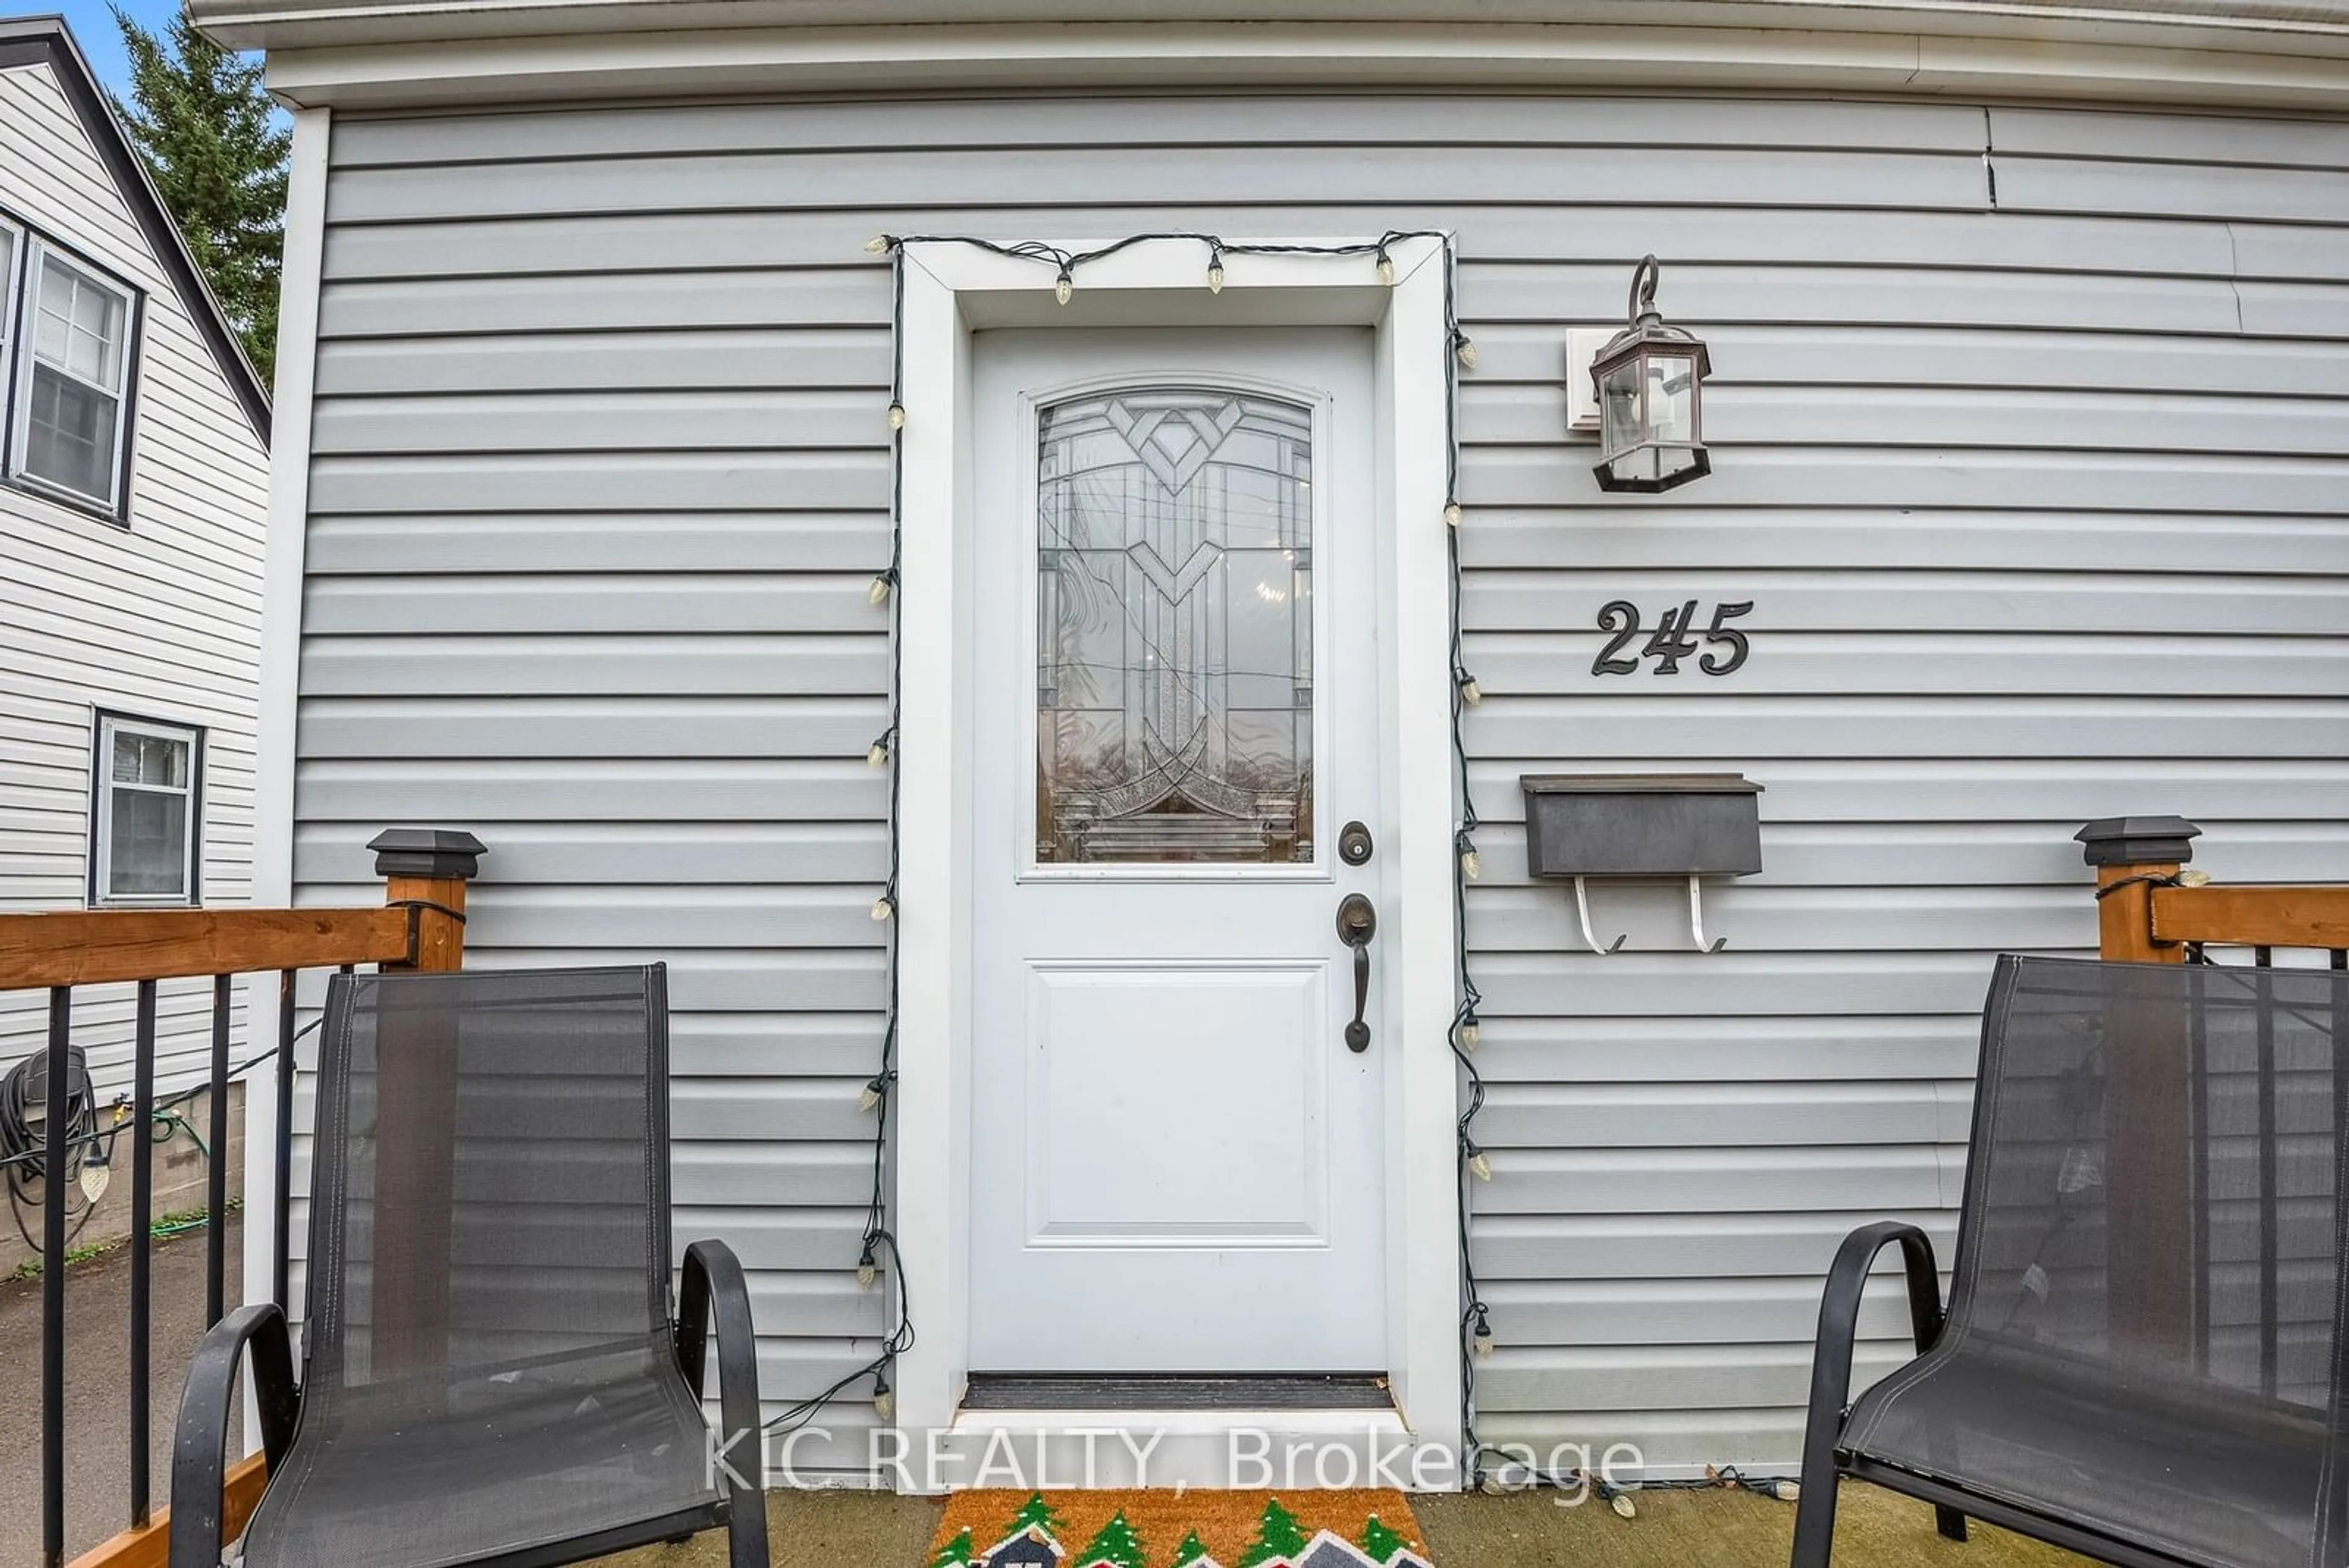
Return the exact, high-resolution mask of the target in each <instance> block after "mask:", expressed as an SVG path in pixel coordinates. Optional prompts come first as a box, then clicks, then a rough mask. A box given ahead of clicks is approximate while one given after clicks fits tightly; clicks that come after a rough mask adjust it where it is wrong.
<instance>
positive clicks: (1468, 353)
mask: <svg viewBox="0 0 2349 1568" xmlns="http://www.w3.org/2000/svg"><path fill="white" fill-rule="evenodd" d="M1454 353H1456V354H1458V355H1459V357H1460V368H1461V369H1464V370H1473V369H1475V368H1476V345H1475V344H1474V343H1472V342H1470V341H1469V340H1468V339H1467V338H1466V337H1463V338H1461V339H1460V346H1459V348H1456V349H1454Z"/></svg>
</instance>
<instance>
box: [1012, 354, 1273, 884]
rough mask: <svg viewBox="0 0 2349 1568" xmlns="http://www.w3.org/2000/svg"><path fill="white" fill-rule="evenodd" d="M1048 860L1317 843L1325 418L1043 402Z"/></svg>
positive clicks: (1213, 401) (1204, 403)
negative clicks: (1316, 491)
mask: <svg viewBox="0 0 2349 1568" xmlns="http://www.w3.org/2000/svg"><path fill="white" fill-rule="evenodd" d="M1039 447H1040V450H1039V452H1038V468H1037V476H1038V477H1037V558H1036V601H1037V620H1038V627H1037V671H1036V676H1037V691H1036V709H1037V793H1036V857H1037V859H1038V860H1040V861H1043V862H1048V863H1063V862H1075V861H1112V862H1114V861H1127V862H1148V863H1167V862H1186V861H1199V862H1224V863H1237V864H1254V865H1271V864H1290V863H1295V862H1299V861H1310V860H1311V859H1312V858H1313V598H1312V543H1313V540H1312V514H1313V419H1312V412H1311V410H1309V409H1307V408H1304V407H1301V406H1299V405H1298V404H1295V403H1290V402H1284V401H1282V400H1278V399H1275V398H1268V397H1261V396H1258V395H1256V394H1253V393H1247V392H1233V391H1220V390H1212V389H1202V388H1193V387H1158V388H1147V389H1140V388H1137V389H1127V390H1123V391H1117V392H1111V393H1105V394H1098V395H1092V396H1087V397H1081V398H1076V399H1072V400H1068V401H1065V402H1061V403H1056V404H1054V405H1052V406H1051V407H1050V408H1048V409H1046V410H1044V411H1043V416H1042V420H1041V429H1040V441H1039Z"/></svg>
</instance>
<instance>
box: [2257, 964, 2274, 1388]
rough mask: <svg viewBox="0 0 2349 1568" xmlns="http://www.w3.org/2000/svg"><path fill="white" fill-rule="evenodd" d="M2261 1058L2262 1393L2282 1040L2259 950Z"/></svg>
mask: <svg viewBox="0 0 2349 1568" xmlns="http://www.w3.org/2000/svg"><path fill="white" fill-rule="evenodd" d="M2258 954H2259V959H2258V962H2259V967H2258V970H2257V971H2255V972H2254V973H2253V975H2252V977H2251V984H2252V986H2253V988H2254V993H2255V994H2256V996H2257V997H2258V1008H2257V1019H2258V1026H2259V1062H2260V1392H2261V1393H2262V1394H2264V1395H2266V1396H2267V1397H2270V1398H2273V1397H2275V1391H2276V1039H2275V975H2274V972H2273V968H2272V964H2271V958H2272V955H2271V952H2270V950H2268V949H2266V948H2261V949H2259V950H2258Z"/></svg>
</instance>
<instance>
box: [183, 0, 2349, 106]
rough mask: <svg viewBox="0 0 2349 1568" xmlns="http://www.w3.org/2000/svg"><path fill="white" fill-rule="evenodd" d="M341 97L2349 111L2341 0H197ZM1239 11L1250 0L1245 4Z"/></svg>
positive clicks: (283, 79)
mask: <svg viewBox="0 0 2349 1568" xmlns="http://www.w3.org/2000/svg"><path fill="white" fill-rule="evenodd" d="M193 8H194V10H195V13H196V15H197V16H198V18H199V20H201V21H202V23H203V24H204V25H205V26H206V27H207V28H208V29H210V30H211V31H212V33H213V34H214V35H215V36H219V37H220V38H222V40H223V41H226V42H228V43H231V44H233V45H235V46H237V47H266V48H267V49H269V50H270V52H271V61H270V80H271V85H272V86H273V87H274V88H276V89H277V90H278V91H279V92H280V93H282V94H283V95H284V96H285V97H286V98H288V99H291V100H293V101H295V102H298V103H331V104H338V105H344V106H361V105H374V106H383V107H391V106H395V105H405V104H414V105H419V106H420V105H429V104H463V103H481V102H485V101H502V102H515V101H548V100H554V99H588V98H597V97H612V96H616V95H652V96H667V95H672V94H722V93H773V92H869V91H891V90H897V91H964V90H986V89H993V88H1178V89H1180V88H1251V87H1270V86H1279V85H1292V86H1299V87H1323V86H1326V87H1354V86H1362V87H1389V88H1392V87H1402V86H1418V87H1431V88H1438V87H1475V86H1486V87H1516V88H1547V87H1580V88H1606V87H1619V88H1639V89H1655V88H1675V87H1680V88H1704V89H1717V88H1763V89H1767V88H1806V89H1829V90H1846V91H1869V92H1892V93H1929V94H1954V95H1963V96H1967V97H2013V98H2034V99H2044V98H2075V99H2104V100H2136V101H2145V102H2158V103H2192V104H2202V105H2209V106H2213V107H2219V106H2227V107H2249V108H2267V109H2276V108H2297V109H2349V0H2319V3H2316V4H2301V5H2284V4H2277V3H2273V0H2234V3H2231V4H2211V3H2208V0H2142V3H2139V4H2134V5H2057V4H2050V3H2045V0H2001V3H1995V4H1993V3H1988V0H1478V3H1476V4H1474V5H1471V4H1468V3H1467V0H1450V3H1448V4H1447V3H1442V0H1265V3H1261V4H1255V5H1244V4H1242V3H1241V0H1154V4H1153V5H1151V6H1150V8H1149V10H1148V12H1147V13H1146V14H1147V16H1149V18H1150V19H1149V20H1147V21H1139V22H1137V21H1132V20H1124V19H1123V18H1130V17H1132V16H1135V15H1136V13H1137V9H1138V8H1137V7H1136V6H1134V5H1132V4H1131V3H1130V0H1128V3H1126V4H1121V5H1112V4H1104V3H1103V0H1088V3H1079V0H1016V3H1006V4H1000V5H976V4H970V3H968V0H438V3H435V0H340V3H311V4H301V3H294V4H272V3H269V0H194V7H193ZM1235 13H1245V15H1235Z"/></svg>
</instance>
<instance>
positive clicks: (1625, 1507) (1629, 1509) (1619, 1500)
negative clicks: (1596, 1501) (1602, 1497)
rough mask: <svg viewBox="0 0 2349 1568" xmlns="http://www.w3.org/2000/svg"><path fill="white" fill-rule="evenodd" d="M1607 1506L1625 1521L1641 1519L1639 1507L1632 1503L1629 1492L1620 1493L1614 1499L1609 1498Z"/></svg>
mask: <svg viewBox="0 0 2349 1568" xmlns="http://www.w3.org/2000/svg"><path fill="white" fill-rule="evenodd" d="M1607 1506H1608V1507H1609V1508H1611V1509H1613V1510H1614V1511H1616V1512H1617V1513H1618V1514H1619V1515H1621V1516H1622V1517H1623V1518H1625V1519H1637V1518H1639V1517H1640V1509H1639V1505H1638V1504H1636V1503H1634V1502H1633V1501H1631V1494H1630V1492H1628V1491H1619V1492H1617V1493H1616V1494H1615V1495H1614V1496H1613V1497H1610V1498H1609V1499H1608V1500H1607Z"/></svg>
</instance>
